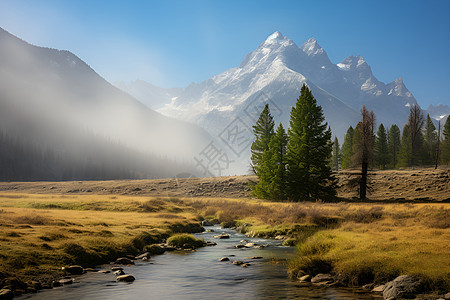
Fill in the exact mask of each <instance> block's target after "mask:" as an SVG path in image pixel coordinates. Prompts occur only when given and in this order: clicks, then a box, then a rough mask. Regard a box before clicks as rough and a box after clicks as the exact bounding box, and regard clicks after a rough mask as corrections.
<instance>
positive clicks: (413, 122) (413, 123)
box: [408, 104, 425, 166]
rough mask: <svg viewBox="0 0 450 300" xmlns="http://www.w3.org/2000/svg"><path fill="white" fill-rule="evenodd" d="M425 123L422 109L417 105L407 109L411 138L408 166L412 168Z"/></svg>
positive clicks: (419, 146)
mask: <svg viewBox="0 0 450 300" xmlns="http://www.w3.org/2000/svg"><path fill="white" fill-rule="evenodd" d="M424 122H425V119H424V116H423V113H422V109H421V108H420V106H419V105H417V104H414V105H413V106H411V108H410V109H409V117H408V125H409V129H410V137H411V152H412V153H411V161H410V165H411V166H414V165H416V164H417V163H418V161H417V157H418V156H419V152H420V148H421V143H422V139H421V137H422V136H421V132H422V127H423V124H424Z"/></svg>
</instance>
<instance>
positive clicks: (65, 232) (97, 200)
mask: <svg viewBox="0 0 450 300" xmlns="http://www.w3.org/2000/svg"><path fill="white" fill-rule="evenodd" d="M389 174H391V175H389ZM448 174H449V172H448V170H436V171H435V170H431V169H425V170H409V171H382V172H381V173H379V174H378V175H376V176H379V177H380V178H384V179H383V180H384V181H383V182H384V184H385V186H384V187H383V186H381V185H380V186H377V187H378V188H377V190H374V193H373V194H372V196H371V197H373V198H372V201H371V202H370V203H357V202H355V200H353V199H351V197H350V196H351V193H350V191H349V190H348V185H347V184H346V181H345V178H351V176H353V175H350V174H346V173H341V175H340V177H339V178H340V181H341V188H340V196H341V197H342V196H343V195H345V194H344V191H345V190H346V191H347V193H348V198H345V199H347V201H341V202H339V203H320V202H317V203H279V202H270V201H261V200H257V199H251V198H249V197H245V195H248V181H249V180H252V179H251V177H248V176H242V177H220V178H209V179H208V178H202V179H197V178H193V179H183V180H181V179H170V180H169V179H167V180H154V181H103V182H70V183H69V182H56V183H54V182H36V183H0V190H1V192H0V229H1V232H0V240H1V243H2V247H1V249H0V288H2V287H6V286H9V287H12V288H13V289H15V290H16V293H21V292H27V291H28V292H30V291H33V288H34V287H35V286H36V281H39V284H40V285H41V286H44V287H45V286H46V287H50V283H51V281H53V280H55V279H58V278H60V277H61V276H63V275H64V274H63V272H62V271H61V267H62V266H67V265H70V264H81V265H82V266H83V267H89V266H93V265H98V264H101V263H104V262H109V261H113V260H115V259H116V258H117V257H120V256H124V255H136V254H139V253H141V252H142V250H143V248H144V247H145V246H146V245H147V244H153V243H159V242H163V241H165V240H166V239H167V238H168V237H169V236H170V235H172V234H173V233H176V232H196V230H200V229H199V228H200V227H199V224H200V222H201V221H202V220H203V219H207V220H214V219H215V220H217V221H218V222H220V223H222V224H223V225H224V226H225V227H237V229H238V230H239V231H241V232H245V233H246V234H248V235H251V236H257V237H267V238H277V239H280V240H283V242H284V243H285V244H286V245H296V247H297V248H298V253H299V255H298V258H297V259H295V260H293V261H292V262H291V263H290V265H289V269H290V273H291V276H292V278H294V279H298V278H299V277H302V275H305V274H307V275H312V276H314V275H317V274H319V273H330V274H332V275H333V276H334V278H336V279H338V281H339V284H341V285H347V286H366V287H367V288H370V287H373V286H375V285H378V284H384V283H386V282H387V281H389V280H392V279H394V278H395V277H396V276H398V275H401V274H408V275H416V276H418V277H420V278H422V281H423V282H424V284H425V286H426V287H427V289H428V290H432V291H435V292H436V293H442V292H445V291H448V290H449V281H450V280H449V278H450V265H449V261H450V249H449V246H448V245H449V244H450V230H449V228H450V223H449V222H450V221H449V220H450V212H449V208H450V204H449V203H447V202H448V199H449V197H450V192H449V191H450V186H449V185H450V183H449V182H450V180H449V179H448ZM383 176H384V177H383ZM177 181H178V183H176V182H177ZM379 184H380V183H379ZM158 185H162V186H163V187H161V188H160V190H158V189H156V192H157V195H159V196H154V194H153V193H154V192H155V191H154V190H152V189H154V186H158ZM164 185H165V186H166V188H165V189H164ZM171 186H172V187H171ZM170 187H171V188H170ZM194 188H195V190H199V191H201V193H203V194H204V195H207V196H201V195H199V194H197V192H195V193H194V194H193V193H191V192H188V193H187V194H188V195H189V196H186V194H183V193H186V191H192V190H193V189H194ZM180 190H181V191H185V192H183V193H181V194H182V195H185V197H170V195H171V194H170V193H172V194H180ZM219 190H220V193H219V192H218V193H219V195H224V196H230V195H241V194H243V195H244V196H239V197H237V196H236V197H211V196H210V193H215V192H214V191H219ZM391 190H394V191H395V193H396V195H397V196H393V194H394V193H392V192H391ZM401 190H402V191H404V192H400V191H401ZM416 190H417V191H416ZM160 191H167V195H169V197H162V196H161V195H160V194H159V193H160ZM419 192H420V193H419ZM400 193H402V195H400ZM415 193H416V194H415ZM417 193H418V194H417ZM382 195H384V198H383V197H382ZM393 199H397V200H398V201H400V202H405V201H406V202H409V203H397V202H396V201H394V200H393ZM341 200H342V198H341ZM417 202H422V203H417ZM32 281H34V282H32Z"/></svg>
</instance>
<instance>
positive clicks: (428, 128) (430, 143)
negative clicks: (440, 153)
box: [423, 115, 437, 165]
mask: <svg viewBox="0 0 450 300" xmlns="http://www.w3.org/2000/svg"><path fill="white" fill-rule="evenodd" d="M424 138H425V151H426V153H425V157H424V161H423V163H424V164H426V165H431V164H432V163H433V162H434V161H435V156H436V146H437V133H436V126H434V124H433V121H432V120H431V118H430V115H427V122H426V124H425V137H424Z"/></svg>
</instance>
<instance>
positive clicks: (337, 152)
mask: <svg viewBox="0 0 450 300" xmlns="http://www.w3.org/2000/svg"><path fill="white" fill-rule="evenodd" d="M341 161H342V153H341V148H340V147H339V140H338V138H337V136H335V137H334V142H333V153H332V157H331V168H332V169H333V170H334V171H339V167H340V165H341Z"/></svg>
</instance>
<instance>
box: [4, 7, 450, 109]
mask: <svg viewBox="0 0 450 300" xmlns="http://www.w3.org/2000/svg"><path fill="white" fill-rule="evenodd" d="M0 27H2V28H4V29H6V30H8V31H9V32H11V33H12V34H14V35H16V36H18V37H20V38H22V39H24V40H26V41H28V42H30V43H32V44H35V45H39V46H46V47H51V48H57V49H67V50H70V51H72V52H73V53H75V54H76V55H77V56H79V57H80V58H81V59H83V60H84V61H85V62H87V63H88V64H89V65H90V66H91V67H92V68H93V69H94V70H96V71H97V72H98V73H99V74H100V75H102V76H103V77H105V78H106V79H107V80H109V81H110V82H114V81H125V82H129V81H133V80H136V79H142V80H146V81H148V82H150V83H153V84H155V85H158V86H162V87H176V86H177V87H184V86H186V85H188V84H189V83H191V82H200V81H203V80H206V79H208V78H209V77H210V76H212V75H215V74H219V73H221V72H223V71H225V70H227V69H229V68H232V67H235V66H237V65H239V63H240V61H241V60H242V59H243V58H244V56H245V54H246V53H248V52H250V51H253V50H254V49H256V48H257V47H258V45H259V44H260V43H262V42H263V41H264V40H265V38H266V37H267V36H268V35H270V34H271V33H272V32H274V31H276V30H279V31H281V32H282V33H283V34H284V35H285V36H287V37H288V38H290V39H292V40H294V42H295V43H297V45H301V44H302V43H303V42H305V41H306V40H307V39H308V38H310V37H315V38H316V39H317V40H318V42H319V44H320V45H321V46H322V47H323V48H324V49H325V51H326V52H327V53H328V56H329V57H330V59H331V61H332V62H333V63H338V62H340V61H342V60H343V59H344V58H345V57H347V56H349V55H358V54H359V55H361V56H363V57H364V58H365V59H366V61H367V63H368V64H369V65H370V66H371V67H372V71H373V73H374V75H375V76H376V77H377V78H378V79H379V80H381V81H383V82H390V81H392V80H394V79H396V78H398V77H402V78H403V80H404V82H405V84H406V86H407V87H408V89H409V90H410V91H411V92H412V93H413V94H414V96H415V97H416V99H417V100H418V102H419V104H420V105H421V106H422V107H424V108H426V107H427V106H428V104H430V103H432V104H438V103H443V104H447V105H450V94H449V93H448V92H447V88H448V86H449V85H450V56H449V55H450V50H449V49H450V0H429V1H425V0H424V1H415V0H404V1H401V0H396V1H392V0H391V1H384V0H379V1H369V0H361V1H345V0H343V1H335V0H334V1H332V0H331V1H325V0H324V1H318V0H316V1H313V0H311V1H282V0H278V1H106V0H104V1H93V0H90V1H83V0H76V1H69V0H58V1H50V0H48V1H47V0H38V1H31V0H28V1H24V0H11V1H10V0H0Z"/></svg>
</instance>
